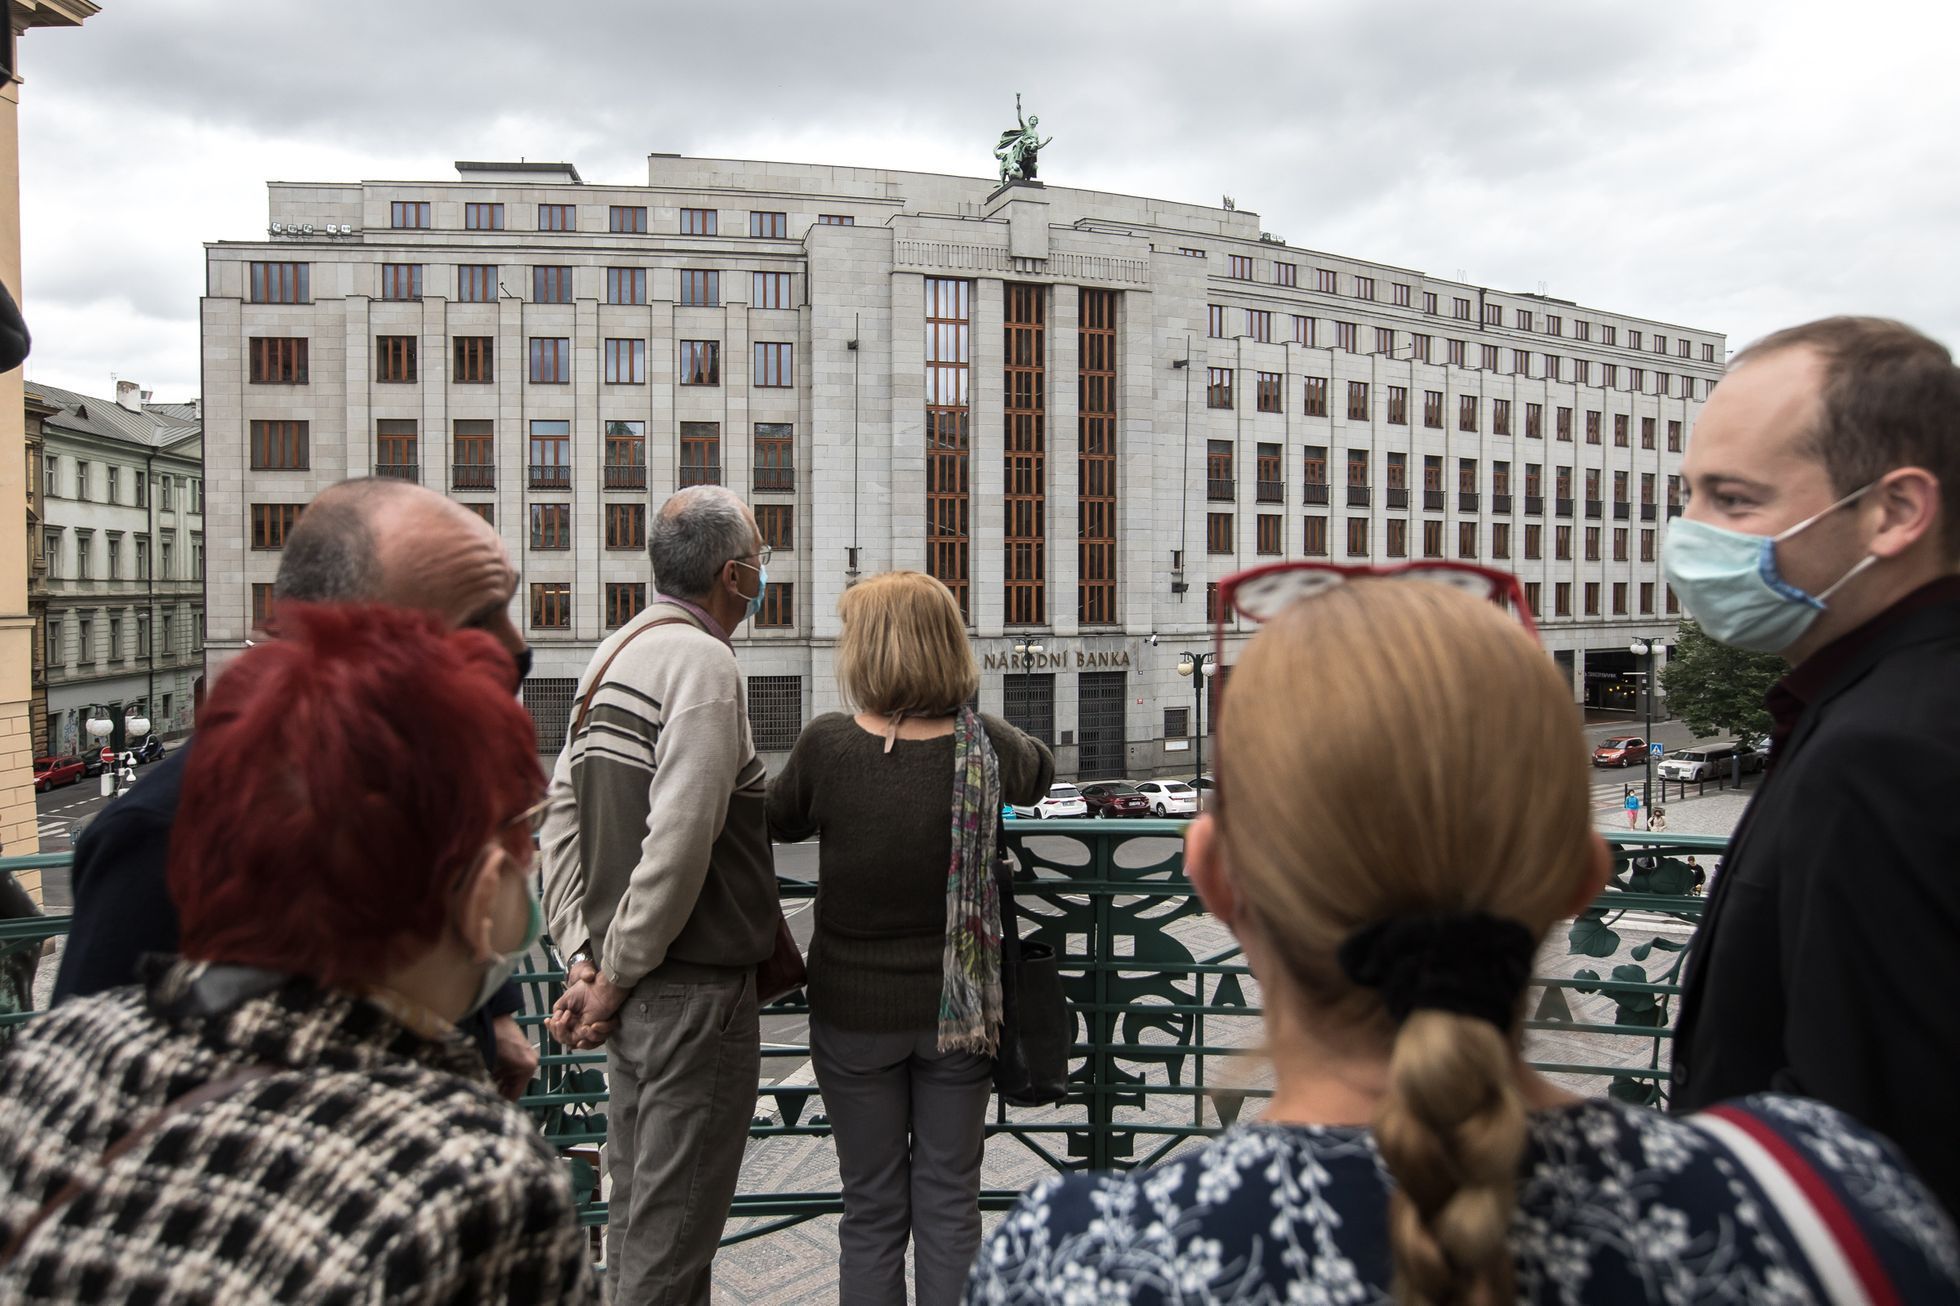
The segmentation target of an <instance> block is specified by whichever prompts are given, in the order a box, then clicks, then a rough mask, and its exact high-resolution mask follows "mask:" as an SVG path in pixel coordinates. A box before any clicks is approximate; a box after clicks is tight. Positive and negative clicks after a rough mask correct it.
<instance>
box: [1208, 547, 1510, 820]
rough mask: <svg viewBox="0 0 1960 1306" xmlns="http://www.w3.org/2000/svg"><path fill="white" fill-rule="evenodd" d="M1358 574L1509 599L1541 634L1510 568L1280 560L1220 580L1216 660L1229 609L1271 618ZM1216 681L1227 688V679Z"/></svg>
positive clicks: (1216, 717)
mask: <svg viewBox="0 0 1960 1306" xmlns="http://www.w3.org/2000/svg"><path fill="white" fill-rule="evenodd" d="M1356 579H1382V580H1418V581H1428V582H1429V583H1430V584H1432V585H1446V586H1448V587H1449V588H1450V589H1453V590H1459V591H1461V592H1463V593H1466V594H1469V595H1472V596H1474V597H1476V598H1480V599H1489V600H1490V601H1491V602H1492V603H1495V604H1497V605H1498V606H1500V607H1504V606H1507V605H1508V606H1509V608H1510V610H1511V612H1512V615H1514V616H1516V617H1517V619H1518V622H1519V624H1521V625H1522V626H1523V627H1524V628H1525V630H1526V632H1527V633H1529V634H1530V636H1531V637H1532V639H1533V640H1536V639H1537V638H1538V623H1537V622H1535V621H1534V620H1532V616H1531V605H1530V603H1529V602H1527V601H1526V599H1525V592H1524V586H1523V585H1521V584H1519V583H1518V578H1517V577H1516V576H1514V575H1512V574H1511V573H1510V572H1508V571H1498V570H1496V569H1495V568H1491V567H1479V566H1477V565H1476V564H1475V563H1469V562H1445V561H1423V562H1398V563H1391V564H1390V565H1388V566H1385V567H1377V566H1359V567H1343V566H1341V565H1340V564H1338V563H1332V562H1304V561H1303V562H1275V563H1272V564H1270V565H1268V566H1264V567H1253V568H1251V569H1250V570H1247V571H1241V572H1237V573H1234V574H1233V575H1230V576H1227V577H1226V578H1225V579H1224V580H1222V581H1220V582H1218V611H1217V614H1216V617H1215V619H1214V620H1213V622H1212V650H1213V658H1214V665H1215V666H1217V667H1218V668H1220V669H1221V670H1223V669H1224V668H1225V617H1226V614H1227V613H1233V614H1236V615H1238V616H1241V617H1244V618H1245V619H1246V620H1247V621H1252V622H1266V621H1271V620H1272V619H1273V618H1274V617H1277V616H1278V615H1279V614H1280V613H1282V612H1284V611H1285V610H1286V609H1288V608H1290V607H1292V606H1293V605H1294V604H1295V603H1299V602H1301V601H1303V600H1306V599H1311V598H1315V597H1317V596H1319V595H1322V594H1325V593H1327V592H1328V591H1329V590H1332V589H1334V588H1336V587H1338V586H1341V585H1344V584H1346V583H1347V582H1348V581H1350V580H1356ZM1214 683H1215V684H1217V685H1218V687H1219V690H1221V691H1222V689H1223V688H1224V683H1223V679H1222V678H1221V679H1220V680H1218V681H1215V682H1214ZM1222 707H1223V704H1222V703H1219V702H1217V701H1216V700H1214V706H1213V709H1212V713H1213V717H1212V719H1213V723H1214V724H1213V726H1212V730H1213V732H1214V734H1216V735H1218V736H1219V744H1218V757H1219V759H1220V765H1219V768H1218V778H1219V781H1220V783H1219V786H1218V787H1217V789H1216V790H1215V791H1214V792H1215V794H1216V797H1215V798H1214V800H1213V801H1214V803H1215V804H1216V809H1217V810H1218V811H1219V812H1220V813H1222V812H1223V811H1224V803H1225V789H1224V785H1223V781H1224V778H1225V767H1224V765H1223V759H1224V755H1225V749H1224V739H1223V731H1222V730H1221V729H1220V728H1219V727H1220V725H1221V724H1222V722H1221V721H1220V709H1221V708H1222Z"/></svg>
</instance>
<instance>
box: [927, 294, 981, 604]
mask: <svg viewBox="0 0 1960 1306" xmlns="http://www.w3.org/2000/svg"><path fill="white" fill-rule="evenodd" d="M925 291H926V303H925V333H926V350H925V366H926V377H925V379H926V572H927V574H928V575H931V576H936V577H937V578H938V579H939V580H940V581H942V582H944V583H945V585H946V588H947V589H949V590H951V591H952V592H953V597H954V599H956V600H957V601H958V602H959V605H960V615H961V616H963V617H965V618H966V619H967V620H969V621H970V620H972V607H971V605H970V602H969V594H968V588H969V584H970V581H971V577H972V527H971V517H972V486H971V480H970V478H971V475H972V463H973V458H972V447H971V444H970V442H969V425H968V424H969V421H970V418H971V408H970V402H971V401H970V398H969V393H970V391H969V384H970V381H971V373H972V336H973V283H972V282H970V281H963V280H956V279H953V278H948V277H928V278H926V284H925Z"/></svg>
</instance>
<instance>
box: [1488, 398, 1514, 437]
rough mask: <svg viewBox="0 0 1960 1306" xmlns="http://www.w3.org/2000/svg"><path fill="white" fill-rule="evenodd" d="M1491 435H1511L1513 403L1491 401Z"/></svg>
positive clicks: (1501, 400)
mask: <svg viewBox="0 0 1960 1306" xmlns="http://www.w3.org/2000/svg"><path fill="white" fill-rule="evenodd" d="M1490 433H1491V434H1492V435H1509V434H1510V433H1511V401H1510V400H1509V399H1493V400H1491V401H1490Z"/></svg>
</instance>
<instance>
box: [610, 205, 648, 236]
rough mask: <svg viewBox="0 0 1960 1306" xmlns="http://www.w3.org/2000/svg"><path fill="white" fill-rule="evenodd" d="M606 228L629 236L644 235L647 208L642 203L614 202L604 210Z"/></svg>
mask: <svg viewBox="0 0 1960 1306" xmlns="http://www.w3.org/2000/svg"><path fill="white" fill-rule="evenodd" d="M606 227H607V229H608V230H611V231H615V232H620V233H623V234H625V235H629V236H644V235H646V231H647V210H646V205H644V204H614V205H612V206H611V207H609V208H608V209H607V210H606Z"/></svg>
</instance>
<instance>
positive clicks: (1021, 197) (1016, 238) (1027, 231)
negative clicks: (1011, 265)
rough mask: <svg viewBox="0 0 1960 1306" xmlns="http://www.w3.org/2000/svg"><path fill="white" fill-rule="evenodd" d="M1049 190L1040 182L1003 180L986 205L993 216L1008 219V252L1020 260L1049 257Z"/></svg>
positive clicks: (1045, 258)
mask: <svg viewBox="0 0 1960 1306" xmlns="http://www.w3.org/2000/svg"><path fill="white" fill-rule="evenodd" d="M1046 190H1047V188H1046V187H1045V186H1043V185H1042V184H1041V183H1040V182H1038V181H1009V182H1003V183H1002V184H1001V185H1000V186H999V188H997V189H996V190H995V191H994V193H993V194H991V195H989V196H988V197H987V202H986V204H985V205H983V206H982V209H981V211H982V212H984V213H985V214H986V215H987V216H988V217H989V218H998V217H1002V216H1005V217H1006V218H1007V224H1008V226H1007V252H1008V253H1009V254H1011V255H1013V256H1014V257H1015V258H1017V259H1030V260H1033V261H1035V262H1046V261H1047V259H1048V196H1047V194H1046V193H1045V192H1046Z"/></svg>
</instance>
